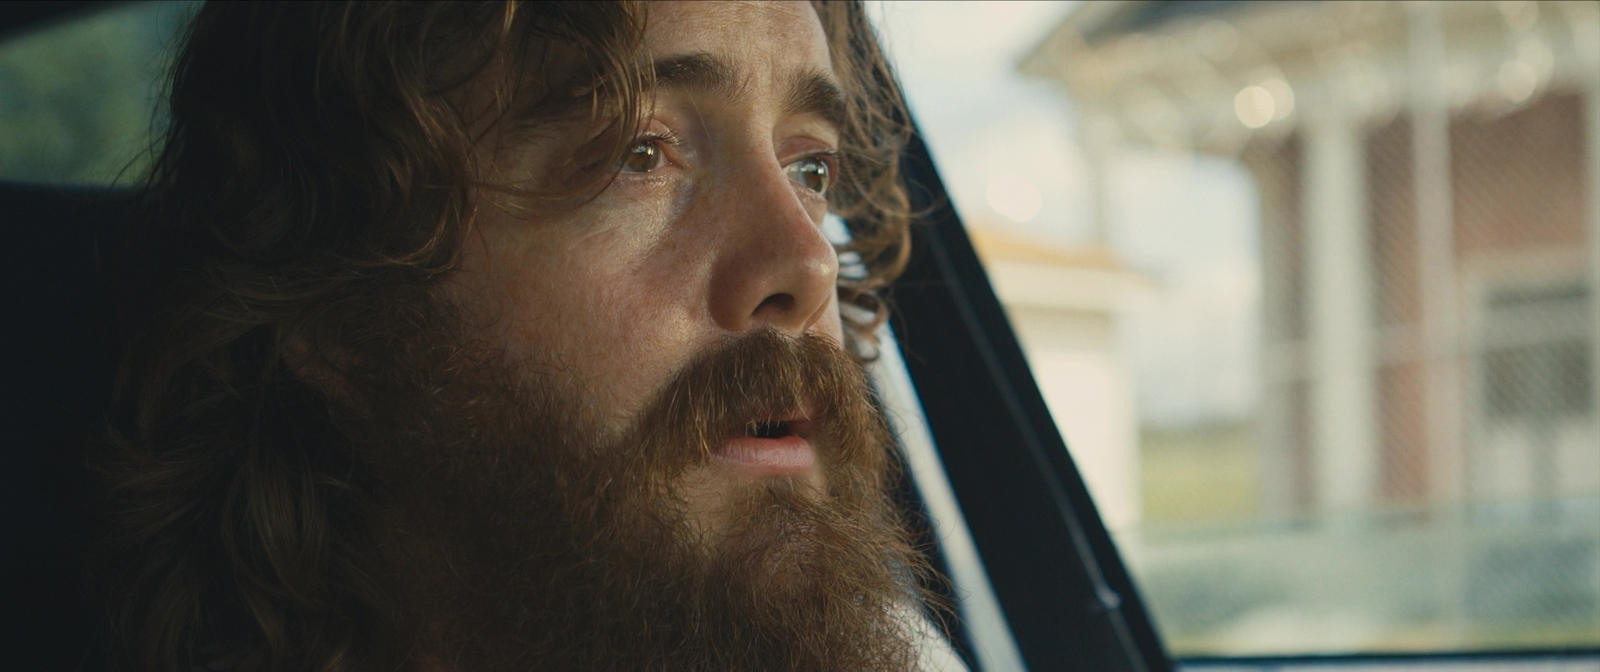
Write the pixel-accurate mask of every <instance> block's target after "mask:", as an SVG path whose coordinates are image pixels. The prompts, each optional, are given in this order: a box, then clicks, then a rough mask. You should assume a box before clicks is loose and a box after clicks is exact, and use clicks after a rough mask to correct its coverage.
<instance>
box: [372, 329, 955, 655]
mask: <svg viewBox="0 0 1600 672" xmlns="http://www.w3.org/2000/svg"><path fill="white" fill-rule="evenodd" d="M436 339H437V337H433V338H419V339H417V342H412V343H408V344H407V347H405V348H403V349H402V350H401V351H397V352H394V353H391V359H395V360H397V361H393V362H389V363H387V365H383V363H380V366H377V367H373V369H372V370H373V371H380V372H381V371H388V372H390V373H391V374H392V373H393V372H406V373H405V374H404V376H403V377H402V376H395V375H388V377H387V378H384V374H381V373H380V374H374V375H375V376H376V378H375V379H373V381H372V382H375V383H379V384H377V385H373V386H371V387H370V388H369V389H373V390H374V391H375V392H379V393H377V394H372V395H369V396H368V397H367V399H368V401H367V402H366V403H363V404H361V406H362V408H363V410H362V411H361V412H359V413H353V414H351V416H349V417H347V418H346V423H345V424H346V427H347V430H348V433H349V434H350V435H351V436H353V437H355V439H356V444H357V454H358V455H359V456H360V460H361V461H362V462H363V463H365V464H366V465H367V466H368V467H369V468H370V469H371V470H372V471H373V472H374V473H375V474H376V475H377V476H378V477H379V481H380V482H381V483H383V484H384V488H383V490H382V492H381V493H380V499H379V507H378V508H377V510H378V511H381V512H383V513H382V514H381V515H379V516H378V519H377V521H376V523H375V527H376V528H377V530H378V536H379V538H380V539H382V540H383V542H384V544H383V547H384V552H383V554H384V559H385V563H384V564H385V568H384V571H383V572H382V573H383V575H384V578H383V580H384V581H385V582H386V583H388V584H389V585H391V586H392V587H393V588H392V592H393V594H394V595H395V596H396V598H397V602H396V604H397V605H398V607H399V611H400V612H401V613H400V614H398V616H399V620H400V622H402V623H403V624H405V625H404V627H405V629H406V630H408V634H409V636H410V638H411V640H412V641H413V642H414V650H413V653H412V657H413V660H415V661H416V662H417V666H418V668H420V669H423V670H430V671H431V670H435V669H439V670H531V669H550V670H586V669H629V670H633V669H638V670H900V669H912V668H914V667H915V658H916V656H915V647H914V645H913V642H912V641H911V639H910V638H911V633H912V632H913V630H914V629H913V628H912V627H911V626H910V624H909V623H907V618H908V616H907V615H908V614H914V613H916V612H915V610H916V609H917V608H919V606H920V605H921V604H922V600H920V599H919V598H920V595H919V591H918V588H917V587H916V586H917V585H918V580H917V579H918V578H919V577H920V575H921V574H922V573H924V572H925V571H926V569H925V564H924V561H923V560H922V557H921V555H920V554H919V553H916V552H915V551H913V550H912V549H911V548H910V546H909V544H908V542H907V539H908V535H907V534H906V532H905V530H904V527H903V525H902V524H901V523H900V521H899V519H898V516H897V515H896V513H895V508H894V507H893V506H892V504H891V503H890V501H889V500H888V498H887V497H886V494H885V493H886V491H887V487H886V486H887V482H886V481H887V479H888V478H890V469H889V465H890V460H889V459H888V458H889V454H888V450H890V449H891V448H890V447H891V445H892V444H891V442H890V438H889V436H888V433H887V431H886V429H885V426H884V423H883V421H882V418H881V416H880V415H879V414H878V413H877V412H876V410H875V406H874V405H873V404H872V402H871V397H870V392H869V389H868V386H867V383H866V379H865V376H864V374H863V372H862V370H861V367H860V366H859V365H858V364H856V363H855V362H854V361H852V360H851V359H850V358H849V357H848V356H847V355H845V354H844V352H843V351H842V350H841V349H840V348H839V347H838V346H837V345H835V344H834V343H832V342H831V341H828V340H826V339H824V338H821V337H816V336H811V335H804V336H800V337H791V336H787V335H783V334H781V333H779V332H776V331H772V330H764V331H759V332H756V333H753V334H751V335H748V336H743V337H740V338H737V339H730V340H729V341H728V342H726V343H725V344H723V345H722V346H721V347H719V348H716V349H714V350H712V351H710V352H707V353H705V354H703V355H702V356H700V357H698V358H697V359H695V360H694V361H692V362H690V363H689V364H688V365H687V366H686V367H684V369H683V370H682V371H681V372H680V373H679V374H678V375H677V376H675V377H674V379H673V380H671V381H670V382H669V383H668V384H667V385H665V386H664V387H663V388H662V389H661V390H659V392H658V393H657V395H656V397H655V401H654V402H652V403H651V404H649V406H648V407H647V409H646V410H645V411H644V412H643V413H641V414H640V415H639V416H638V419H637V420H636V421H635V422H633V423H632V425H631V427H630V428H628V429H627V430H625V431H621V432H618V433H613V435H607V433H606V432H603V431H601V430H599V429H597V424H598V423H596V422H595V421H594V420H593V419H592V418H590V417H588V416H587V415H586V414H585V413H584V409H583V408H582V407H581V406H580V402H579V401H578V400H579V399H580V398H581V395H579V394H577V393H576V392H575V388H574V386H572V385H570V384H566V383H563V382H562V379H561V377H560V376H559V375H555V374H550V373H548V372H547V370H546V369H542V368H541V367H538V366H536V365H534V364H530V363H527V362H520V363H508V362H506V361H505V360H504V358H503V357H496V356H492V355H490V353H489V351H488V350H487V349H484V348H467V347H460V346H458V345H457V343H458V342H459V341H457V342H429V341H430V340H436ZM379 399H381V400H383V403H381V404H377V403H373V400H379ZM802 407H809V408H810V410H812V411H813V412H814V417H813V420H814V423H813V424H814V426H815V427H816V428H817V429H816V435H815V438H813V440H812V444H813V446H814V448H815V450H816V452H817V463H818V466H819V468H820V469H821V470H822V474H823V476H824V481H825V483H826V485H825V487H823V488H821V489H820V491H819V490H818V489H817V488H815V487H814V486H807V485H806V484H803V483H799V482H797V481H794V480H792V479H789V478H783V477H769V478H760V479H752V480H750V481H749V482H748V483H744V484H743V486H744V487H740V488H736V489H734V490H733V491H732V492H730V493H728V494H727V496H726V497H725V498H723V501H722V502H721V507H720V511H719V515H720V519H722V520H726V521H731V522H728V523H727V524H724V525H720V526H718V527H717V528H716V529H711V530H707V529H705V528H704V526H700V525H696V524H695V522H694V519H693V516H692V515H691V514H690V511H689V507H688V506H687V502H686V499H685V493H684V491H683V487H682V484H683V480H684V476H685V474H688V473H690V472H691V471H693V470H696V469H705V468H708V466H709V465H710V464H711V461H712V460H713V459H714V458H713V452H714V451H715V450H716V448H717V447H718V446H719V445H721V443H722V442H723V441H725V440H726V439H727V437H728V436H729V435H730V432H736V431H738V430H739V429H740V428H742V427H744V426H745V425H746V424H747V423H749V422H750V421H751V420H752V419H760V418H770V417H786V416H790V415H792V414H793V413H794V412H795V411H796V409H800V408H802Z"/></svg>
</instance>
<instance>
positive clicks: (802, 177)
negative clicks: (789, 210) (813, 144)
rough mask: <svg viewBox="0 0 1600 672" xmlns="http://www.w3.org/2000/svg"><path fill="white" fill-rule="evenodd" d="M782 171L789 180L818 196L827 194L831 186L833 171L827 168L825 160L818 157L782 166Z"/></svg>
mask: <svg viewBox="0 0 1600 672" xmlns="http://www.w3.org/2000/svg"><path fill="white" fill-rule="evenodd" d="M783 170H784V172H785V173H786V174H788V176H789V179H791V180H794V181H795V183H797V184H799V185H800V186H802V187H805V188H807V189H810V190H812V191H814V192H817V193H818V194H826V193H828V187H829V186H831V185H832V184H833V169H832V168H830V167H828V161H827V159H824V158H823V157H820V156H812V157H807V158H804V159H800V160H799V161H796V162H794V163H791V164H789V165H787V166H784V168H783Z"/></svg>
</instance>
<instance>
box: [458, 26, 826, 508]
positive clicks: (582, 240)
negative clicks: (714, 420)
mask: <svg viewBox="0 0 1600 672" xmlns="http://www.w3.org/2000/svg"><path fill="white" fill-rule="evenodd" d="M647 26H648V29H647V32H646V47H647V49H648V52H649V54H650V56H651V58H652V60H653V61H654V63H655V65H656V71H657V75H658V80H659V88H658V90H657V92H656V95H655V97H654V108H653V109H651V110H647V112H646V114H645V115H644V116H643V119H644V123H643V126H642V129H640V132H639V133H638V135H637V136H636V140H635V141H633V142H632V143H631V145H630V146H629V151H628V153H627V154H626V155H625V157H624V159H623V160H622V162H621V166H620V168H621V171H620V172H619V173H618V174H617V175H616V176H615V179H614V180H613V181H612V182H611V183H610V185H609V186H608V187H607V188H605V189H604V191H602V192H601V193H600V194H599V195H598V196H597V197H595V198H594V199H593V200H591V201H588V202H586V203H583V204H581V205H579V206H577V207H574V208H572V209H570V210H566V211H562V212H559V213H556V214H550V213H540V214H536V215H530V214H527V213H526V212H525V211H522V210H519V209H518V208H515V207H504V206H503V204H501V203H499V202H496V201H493V200H490V199H486V200H485V201H484V202H483V203H480V206H479V211H478V215H477V220H476V228H475V229H474V231H473V234H474V235H473V236H472V237H471V238H470V239H469V240H468V241H467V243H466V245H465V247H464V249H463V251H462V257H461V259H460V266H459V270H458V272H456V273H455V274H454V276H453V278H452V280H451V281H450V282H449V283H448V287H447V292H446V295H447V298H448V299H449V300H450V301H451V302H452V303H454V304H456V305H458V306H461V307H463V308H465V309H466V312H467V313H468V315H469V316H470V319H469V322H470V323H471V324H472V326H473V328H475V329H480V330H481V332H480V334H479V335H480V336H481V337H482V338H483V340H484V341H485V342H486V343H488V344H490V345H492V346H494V347H496V348H499V349H503V350H504V352H505V355H506V356H507V357H508V358H509V359H510V360H512V361H517V362H522V363H531V365H532V366H533V367H534V368H535V369H538V370H540V371H542V372H545V373H547V374H548V378H547V379H546V380H545V381H544V382H545V383H546V384H548V385H550V386H552V387H554V388H556V389H559V390H561V393H562V394H564V395H567V396H569V397H570V398H571V400H572V401H574V402H576V403H575V406H574V407H575V408H576V409H577V413H578V414H579V415H580V416H581V417H580V419H579V421H580V422H581V423H582V424H584V425H586V426H589V427H591V428H593V429H594V430H595V431H597V432H599V433H600V434H601V435H604V436H609V437H616V436H620V435H621V434H622V433H624V432H625V431H627V430H628V429H629V428H631V427H633V426H634V425H636V424H637V423H638V422H639V420H640V416H641V414H642V413H643V412H644V411H645V408H646V405H647V404H648V403H649V402H650V401H651V400H652V399H654V397H655V396H656V394H657V393H658V391H659V390H660V389H661V388H662V387H663V385H665V384H666V382H667V381H668V380H669V379H670V378H671V377H672V376H673V375H674V374H675V373H677V372H679V371H680V370H681V369H682V368H683V367H684V366H685V364H686V363H687V362H688V361H689V360H690V359H691V358H693V357H694V356H696V355H697V354H699V353H702V352H705V351H707V350H708V349H711V348H714V347H716V346H718V345H720V344H722V343H723V342H724V341H726V340H727V339H729V338H730V337H737V336H741V335H746V334H749V333H752V332H754V331H756V330H759V329H762V328H770V329H774V330H777V331H780V332H784V333H787V334H790V335H799V334H802V333H809V334H815V335H820V336H824V337H826V338H827V339H829V340H831V341H832V342H834V343H836V344H837V343H840V342H841V341H842V338H843V334H842V329H841V323H840V315H839V308H838V303H837V299H836V296H837V295H836V281H837V276H838V268H839V262H838V257H837V254H836V253H835V250H834V248H833V246H832V245H831V244H830V243H829V242H828V240H827V239H826V238H824V236H823V234H822V232H821V228H820V225H821V222H822V219H823V216H824V214H825V213H826V211H827V202H826V199H825V196H824V192H825V190H826V189H827V186H828V184H829V182H831V180H832V179H833V177H834V175H836V174H837V165H836V164H835V163H834V159H833V156H832V153H833V152H834V150H835V149H836V148H837V146H838V140H839V134H838V130H837V128H836V124H835V123H834V121H833V119H834V118H836V114H837V113H838V109H839V108H838V101H839V98H838V95H837V91H838V89H837V85H836V84H835V82H836V77H835V75H834V72H833V67H832V63H831V60H830V58H829V52H828V46H827V40H826V36H825V35H824V33H823V30H822V27H821V25H820V23H819V21H818V19H817V17H816V14H815V13H814V12H813V10H812V9H811V7H810V5H809V4H808V3H805V2H789V3H776V4H764V3H763V4H757V3H743V2H737V3H692V2H682V3H676V2H675V3H660V4H652V5H650V7H649V14H648V23H647ZM557 128H558V129H559V130H546V131H542V132H539V131H535V132H530V133H527V134H524V135H521V136H517V137H511V136H510V135H504V134H511V133H513V131H511V130H504V131H502V133H503V135H500V136H497V137H496V141H497V142H499V143H500V144H501V146H502V147H504V148H505V149H501V150H499V151H497V153H496V156H497V160H496V163H495V166H494V172H495V174H496V176H497V177H498V178H500V179H503V180H506V181H509V182H512V183H522V184H533V185H543V184H547V183H550V182H553V181H560V180H562V179H564V178H565V177H566V176H565V175H563V174H562V171H563V170H566V169H568V168H570V167H571V166H573V165H574V162H572V161H570V160H569V159H570V157H572V156H573V155H574V153H575V152H578V153H581V152H582V151H583V147H584V145H585V143H589V144H595V143H590V142H589V141H590V140H591V138H590V137H589V135H591V133H592V132H589V133H586V132H585V131H586V130H587V129H585V128H583V127H581V126H578V127H566V128H562V127H560V126H557ZM602 144H603V143H602ZM576 163H577V164H580V165H581V163H582V160H581V159H580V160H579V161H577V162H576ZM605 168H610V167H609V166H607V167H605ZM810 414H811V409H809V408H805V407H801V408H795V409H790V412H789V413H786V414H784V417H770V418H750V419H749V420H750V421H753V422H771V423H773V424H770V425H761V426H759V428H758V429H759V431H757V432H755V433H756V434H758V436H747V435H742V434H748V432H744V433H735V434H733V435H730V436H726V437H714V438H713V440H712V443H713V444H714V445H711V446H709V449H710V450H711V451H712V454H713V456H714V458H715V459H712V460H709V461H708V462H705V463H703V464H699V465H697V466H695V467H694V468H693V469H692V470H691V471H690V472H689V473H687V474H685V475H684V477H683V482H682V483H681V484H680V485H681V487H682V488H683V490H682V494H683V496H684V497H685V499H686V500H687V503H688V508H689V509H690V512H691V514H692V518H693V520H694V522H695V523H696V524H697V525H698V526H699V527H700V528H701V530H702V532H708V531H714V530H717V529H721V528H723V527H725V526H726V525H727V524H728V522H729V521H726V520H722V519H721V515H720V513H721V512H722V511H723V510H724V508H723V507H722V506H721V504H722V502H724V501H726V500H727V499H728V498H729V497H732V496H734V495H735V494H737V493H739V492H740V491H742V490H745V489H748V488H749V487H750V486H752V485H753V484H757V483H761V482H765V481H770V480H772V479H788V480H790V481H792V482H794V483H796V484H797V485H798V486H800V488H801V489H803V490H806V489H809V490H811V491H814V492H820V491H821V489H822V488H823V487H824V486H825V478H824V476H823V471H822V470H821V469H820V468H819V467H818V465H817V463H816V462H817V461H816V452H815V448H816V446H813V445H812V439H813V438H814V437H813V436H811V434H810V431H809V429H810V426H809V423H808V422H807V416H808V415H810ZM777 423H784V424H777Z"/></svg>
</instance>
